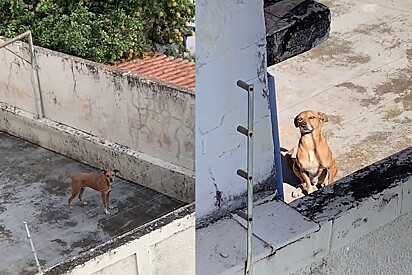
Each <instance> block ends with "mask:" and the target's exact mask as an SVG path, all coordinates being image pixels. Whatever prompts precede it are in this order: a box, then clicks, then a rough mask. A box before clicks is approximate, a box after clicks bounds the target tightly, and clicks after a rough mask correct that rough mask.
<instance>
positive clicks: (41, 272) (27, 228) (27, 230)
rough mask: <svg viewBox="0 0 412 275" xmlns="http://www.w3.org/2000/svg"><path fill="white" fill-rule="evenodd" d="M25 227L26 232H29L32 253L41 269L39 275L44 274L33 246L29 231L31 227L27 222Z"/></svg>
mask: <svg viewBox="0 0 412 275" xmlns="http://www.w3.org/2000/svg"><path fill="white" fill-rule="evenodd" d="M23 223H24V226H25V227H26V232H27V238H28V239H29V241H30V246H31V252H33V255H34V259H35V260H36V265H37V267H38V269H39V274H44V273H43V271H42V270H41V266H40V263H39V259H37V254H36V250H34V244H33V240H32V239H31V235H30V231H29V227H28V226H27V222H23Z"/></svg>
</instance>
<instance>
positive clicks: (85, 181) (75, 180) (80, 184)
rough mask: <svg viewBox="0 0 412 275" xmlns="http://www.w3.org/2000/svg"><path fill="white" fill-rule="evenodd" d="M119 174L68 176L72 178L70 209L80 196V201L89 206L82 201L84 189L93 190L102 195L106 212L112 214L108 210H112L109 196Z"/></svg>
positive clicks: (112, 171) (116, 172) (110, 172)
mask: <svg viewBox="0 0 412 275" xmlns="http://www.w3.org/2000/svg"><path fill="white" fill-rule="evenodd" d="M118 173H119V170H116V169H114V170H111V171H103V173H78V174H75V175H68V174H67V173H66V176H68V177H69V178H71V180H72V182H71V187H72V195H71V197H70V198H69V200H68V204H69V209H73V207H72V206H71V202H72V200H73V199H74V198H76V197H77V196H79V200H80V202H81V203H82V204H83V205H87V202H85V201H83V200H82V196H83V192H84V188H86V187H89V188H92V189H94V190H96V191H98V192H100V193H101V195H102V201H103V207H104V212H105V213H106V214H110V212H109V210H108V209H112V207H111V206H110V200H109V194H110V191H111V189H112V185H113V182H114V178H115V177H116V176H117V174H118Z"/></svg>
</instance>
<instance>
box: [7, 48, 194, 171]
mask: <svg viewBox="0 0 412 275" xmlns="http://www.w3.org/2000/svg"><path fill="white" fill-rule="evenodd" d="M0 41H1V40H0ZM8 49H10V50H12V51H14V52H16V53H17V54H18V55H20V56H23V57H24V58H26V59H29V55H28V52H27V49H26V44H24V43H20V42H19V43H15V44H13V45H11V46H8ZM36 56H37V63H38V65H39V81H40V85H41V91H42V99H43V107H44V114H45V117H47V118H49V119H51V120H54V121H56V122H59V123H62V124H65V125H68V126H71V127H73V128H76V129H78V130H81V131H84V132H87V133H90V134H92V135H95V136H97V137H99V138H102V139H104V140H109V141H112V142H115V143H118V144H121V145H124V146H127V147H129V148H131V149H133V150H136V151H139V152H142V153H145V154H149V155H151V156H154V157H157V158H159V159H162V160H165V161H168V162H170V163H173V164H176V165H180V166H182V167H185V168H187V169H190V170H192V171H193V170H194V119H195V118H194V115H195V113H194V112H195V111H194V104H195V98H194V94H193V93H191V92H189V91H181V90H179V89H177V88H174V87H172V86H167V85H163V84H159V83H156V82H154V81H150V80H147V79H143V78H140V77H137V76H131V75H125V74H124V72H122V71H117V70H114V69H112V68H109V67H107V66H103V65H100V64H96V63H93V62H88V61H86V60H83V59H79V58H75V57H72V56H68V55H64V54H60V53H57V52H53V51H50V50H47V49H44V48H40V47H37V48H36ZM0 102H5V103H8V104H10V105H12V106H16V107H18V108H21V109H23V110H25V111H28V112H31V113H35V105H34V96H33V87H32V84H31V80H30V65H29V64H28V63H27V62H26V61H24V60H23V59H21V58H20V57H18V56H16V55H13V54H12V53H11V52H10V51H7V50H6V49H4V48H3V49H0Z"/></svg>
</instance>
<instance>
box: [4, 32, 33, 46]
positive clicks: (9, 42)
mask: <svg viewBox="0 0 412 275" xmlns="http://www.w3.org/2000/svg"><path fill="white" fill-rule="evenodd" d="M29 34H31V31H26V32H24V33H22V34H19V35H18V36H16V37H13V38H12V39H10V40H7V41H6V42H4V43H3V44H0V48H3V47H6V46H7V45H10V44H11V43H14V42H16V41H17V40H20V39H22V38H24V37H26V36H28V35H29Z"/></svg>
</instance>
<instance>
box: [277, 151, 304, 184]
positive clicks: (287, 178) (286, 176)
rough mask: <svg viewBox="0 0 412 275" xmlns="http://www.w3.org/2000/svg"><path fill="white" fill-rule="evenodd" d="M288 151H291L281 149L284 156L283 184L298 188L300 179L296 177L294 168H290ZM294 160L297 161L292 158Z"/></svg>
mask: <svg viewBox="0 0 412 275" xmlns="http://www.w3.org/2000/svg"><path fill="white" fill-rule="evenodd" d="M288 151H289V150H287V149H285V148H283V147H280V152H281V155H282V174H283V182H284V183H287V184H289V185H291V186H293V187H295V188H296V187H298V186H299V185H300V179H299V178H298V177H297V176H296V175H295V173H293V170H292V168H291V167H289V164H288V161H287V159H286V156H285V155H286V153H287V152H288ZM292 160H293V161H295V157H292Z"/></svg>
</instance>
